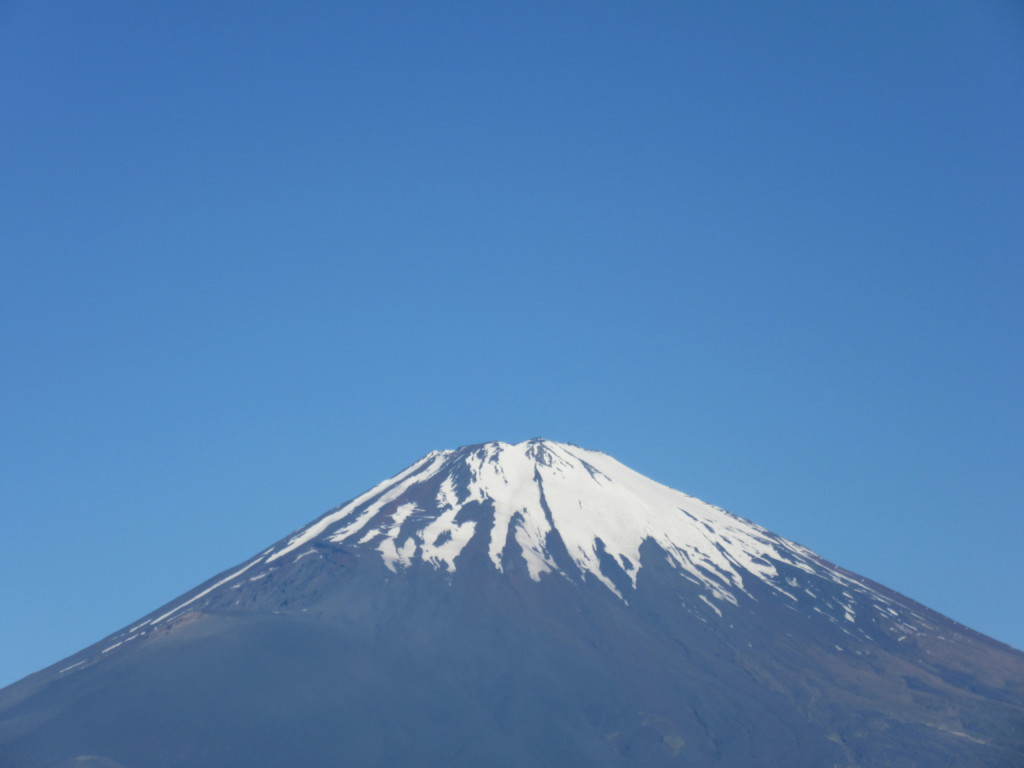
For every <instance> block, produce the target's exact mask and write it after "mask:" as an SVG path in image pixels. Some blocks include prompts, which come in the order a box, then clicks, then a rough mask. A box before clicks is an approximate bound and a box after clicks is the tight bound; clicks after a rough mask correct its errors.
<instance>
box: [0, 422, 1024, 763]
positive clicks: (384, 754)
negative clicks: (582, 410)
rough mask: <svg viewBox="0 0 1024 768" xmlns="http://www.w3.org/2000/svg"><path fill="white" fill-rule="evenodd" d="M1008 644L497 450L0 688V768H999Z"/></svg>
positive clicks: (423, 478) (715, 511)
mask: <svg viewBox="0 0 1024 768" xmlns="http://www.w3.org/2000/svg"><path fill="white" fill-rule="evenodd" d="M1022 658H1024V657H1022V655H1021V654H1020V653H1018V652H1015V651H1012V650H1010V649H1008V648H1005V647H1002V646H999V645H998V644H997V643H995V642H994V641H991V640H989V639H988V638H984V637H983V636H980V635H976V634H975V633H972V632H970V631H969V630H966V629H965V628H963V627H961V626H959V625H957V624H956V623H954V622H952V621H950V620H949V619H946V618H945V617H942V616H939V615H938V614H936V613H934V612H932V611H929V610H928V609H927V608H924V607H923V606H920V605H918V604H916V603H915V602H913V601H912V600H909V599H908V598H905V597H903V596H902V595H899V594H897V593H895V592H892V591H890V590H887V589H886V588H884V587H882V586H880V585H877V584H874V583H872V582H870V581H867V580H865V579H862V578H860V577H858V576H856V575H855V574H853V573H850V572H848V571H844V570H843V569H841V568H839V567H837V566H835V565H832V564H831V563H828V562H826V561H824V560H822V559H821V558H819V557H818V556H816V555H815V554H814V553H813V552H811V551H809V550H807V549H806V548H804V547H801V546H800V545H798V544H794V543H793V542H791V541H788V540H786V539H784V538H782V537H780V536H777V535H775V534H773V533H771V532H769V531H766V530H765V529H763V528H761V527H760V526H757V525H755V524H754V523H751V522H749V521H747V520H743V519H742V518H739V517H736V516H734V515H732V514H730V513H728V512H726V511H724V510H722V509H719V508H718V507H715V506H712V505H710V504H706V503H705V502H702V501H700V500H699V499H695V498H693V497H692V496H688V495H686V494H685V493H682V492H680V491H676V490H673V489H671V488H668V487H666V486H664V485H661V484H659V483H657V482H655V481H653V480H651V479H649V478H647V477H644V476H643V475H641V474H639V473H637V472H635V471H633V470H632V469H629V468H628V467H626V466H624V465H622V464H621V463H619V462H618V461H616V460H615V459H614V458H612V457H611V456H608V455H607V454H604V453H600V452H598V451H591V450H587V449H585V448H581V447H579V446H574V445H570V444H567V443H560V442H555V441H551V440H545V439H543V438H535V439H532V440H526V441H523V442H520V443H515V444H510V443H503V442H490V443H481V444H478V445H471V446H465V447H462V448H458V449H455V450H443V451H434V452H432V453H429V454H427V455H426V456H424V457H423V458H421V459H420V460H419V461H417V462H415V463H413V464H412V465H410V466H409V467H407V468H406V469H404V470H403V471H401V472H399V473H398V474H397V475H395V476H394V477H392V478H390V479H388V480H385V481H384V482H383V483H380V484H378V485H377V486H375V487H373V488H371V489H370V490H368V491H366V492H365V493H363V494H362V495H360V496H358V497H357V498H355V499H353V500H352V501H350V502H348V503H346V504H344V505H342V506H340V507H338V508H336V509H333V510H331V511H329V512H328V513H327V514H325V515H323V516H322V517H320V518H319V519H317V520H315V521H313V522H312V523H310V524H309V525H307V526H305V527H303V528H301V529H299V530H297V531H295V532H294V533H292V534H291V535H289V536H288V537H286V538H284V539H282V540H281V541H279V542H278V543H276V544H274V545H273V546H271V547H269V548H267V549H266V550H264V551H263V552H261V553H260V554H258V555H256V556H255V557H253V558H250V559H249V560H248V561H246V562H245V563H243V564H241V565H239V566H236V567H235V568H232V569H230V570H229V571H226V572H224V573H222V574H220V575H217V576H214V577H213V578H212V579H210V580H209V581H207V582H205V583H203V584H201V585H199V586H197V587H196V588H194V589H193V590H191V591H190V592H187V593H186V594H184V595H182V596H180V597H179V598H177V599H175V600H173V601H172V602H171V603H168V604H167V605H165V606H163V607H161V608H158V609H157V610H156V611H154V612H152V613H151V614H150V615H148V616H146V617H144V618H142V619H140V620H139V621H138V622H136V623H134V624H133V625H131V626H129V627H126V628H125V629H122V630H120V631H118V632H116V633H114V634H113V635H110V636H108V637H107V638H105V639H104V640H102V641H101V642H99V643H96V644H95V645H93V646H90V647H89V648H86V649H83V650H82V651H80V652H79V653H77V654H76V655H75V656H72V657H70V658H68V659H66V660H64V661H63V662H61V663H60V664H58V665H54V666H53V667H51V668H50V669H48V670H44V671H42V672H40V673H38V674H37V675H35V676H33V677H31V678H28V679H26V680H25V681H23V682H22V683H19V684H16V685H15V686H14V687H12V688H11V689H10V690H9V691H8V692H7V693H4V692H0V763H2V764H3V765H4V766H8V765H10V766H12V768H13V767H14V766H16V767H17V768H29V767H30V766H60V765H71V764H72V762H68V760H69V759H72V760H73V761H74V762H73V764H75V765H78V764H79V763H80V762H82V760H91V758H89V757H87V756H89V755H104V756H105V757H104V759H107V758H108V757H109V758H110V761H111V764H113V761H116V762H117V763H118V764H124V765H131V766H138V768H179V766H182V765H214V764H222V763H224V760H225V757H224V756H226V755H227V756H230V758H231V759H232V760H234V761H235V762H238V761H242V762H244V763H245V764H246V765H252V766H255V767H256V768H270V766H276V765H285V764H288V765H290V764H301V765H313V766H320V765H332V766H333V765H338V764H339V760H340V761H341V763H343V764H346V765H369V766H372V765H403V764H417V765H418V764H423V763H424V761H426V762H430V763H434V762H440V763H444V764H446V765H457V766H462V765H479V764H481V763H486V764H498V765H502V766H504V765H549V764H575V763H577V762H585V763H587V764H588V765H595V766H602V768H624V766H627V765H644V766H671V765H677V764H679V759H683V760H684V761H685V762H687V764H715V765H721V766H728V767H729V768H734V767H735V766H744V768H749V767H751V766H758V767H763V768H767V767H768V766H775V765H783V764H795V763H799V764H807V765H826V764H827V765H845V766H850V767H851V768H854V767H855V766H856V767H862V766H869V765H870V766H873V765H882V764H892V760H893V759H896V760H897V761H898V762H899V764H900V765H908V766H924V765H935V764H938V763H941V762H943V761H945V763H949V764H953V763H955V764H956V765H963V766H972V768H973V767H974V766H977V768H981V766H985V767H986V768H990V767H992V766H1000V767H1001V768H1002V767H1003V766H1005V767H1006V768H1009V766H1011V765H1013V766H1017V765H1019V764H1020V760H1019V758H1020V755H1021V754H1024V752H1022V750H1024V743H1022V742H1021V739H1020V737H1019V736H1018V735H1015V734H1019V733H1020V727H1019V726H1020V723H1021V717H1020V716H1021V712H1022V711H1024V709H1022V708H1021V707H1022V705H1024V702H1022V701H1021V696H1020V691H1021V690H1024V688H1022V685H1021V681H1024V677H1022V674H1024V666H1022ZM140 701H146V702H150V703H153V706H149V705H147V706H146V707H140V706H139V702H140ZM396 734H397V736H398V737H396ZM467 734H471V737H467ZM467 738H469V740H468V741H467ZM169 744H170V745H174V748H173V749H169V748H168V747H167V746H166V745H169ZM683 750H685V755H688V757H685V758H681V755H680V753H681V752H682V751H683ZM425 755H427V756H429V757H428V758H424V756H425ZM894 755H895V756H896V757H895V758H893V756H894ZM75 756H78V757H75ZM496 756H497V757H496ZM83 764H84V763H83Z"/></svg>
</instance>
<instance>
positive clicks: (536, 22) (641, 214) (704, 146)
mask: <svg viewBox="0 0 1024 768" xmlns="http://www.w3.org/2000/svg"><path fill="white" fill-rule="evenodd" d="M1022 211H1024V10H1022V8H1021V6H1020V4H1019V3H1016V2H1013V1H1012V0H1005V1H1003V2H1000V1H998V0H974V1H972V2H967V1H966V0H964V1H963V2H943V1H941V0H926V1H922V2H905V3H896V4H893V3H889V2H857V3H821V2H817V0H815V1H814V2H786V3H782V4H774V7H773V4H765V3H762V2H750V3H724V2H718V1H717V0H716V1H715V2H688V1H685V2H682V1H674V2H639V3H611V2H593V0H587V1H586V2H576V3H573V2H560V3H550V2H516V3H479V2H465V3H444V2H432V3H419V2H416V3H413V2H408V3H407V2H389V3H381V2H351V3H333V2H317V3H310V2H295V3H267V2H249V3H208V2H181V1H178V2H173V3H134V2H127V1H125V2H91V3H80V2H70V1H68V2H56V3H55V2H43V1H39V0H34V1H33V2H14V3H12V2H4V3H0V249H2V255H0V292H2V301H0V318H2V328H3V331H2V335H0V344H2V347H0V365H2V368H3V370H2V374H3V375H2V377H0V387H2V394H0V516H2V521H0V522H2V525H0V615H2V616H3V617H4V618H3V621H2V622H0V685H2V684H6V683H9V682H12V681H13V680H15V679H17V678H19V677H21V676H23V675H25V674H28V673H29V672H32V671H34V670H36V669H38V668H41V667H43V666H45V665H48V664H50V663H53V662H55V661H57V660H58V659H60V658H62V657H63V656H65V655H67V654H70V653H72V652H74V651H76V650H78V649H79V648H81V647H83V646H85V645H87V644H89V643H91V642H94V641H96V640H98V639H99V638H101V637H102V636H104V635H105V634H107V633H109V632H111V631H113V630H115V629H118V628H119V627H121V626H123V625H126V624H128V623H129V622H131V621H132V620H133V619H135V618H137V617H138V616H141V615H143V614H145V613H146V612H148V611H149V610H151V609H154V608H155V607H157V606H158V605H159V604H161V603H163V602H164V601H167V600H169V599H171V598H173V597H174V596H176V595H178V594H179V593H181V592H184V591H185V590H187V589H189V588H191V587H192V586H194V585H196V584H197V583H199V582H201V581H202V580H204V579H206V578H208V577H209V576H212V575H213V574H214V573H216V572H218V571H220V570H222V569H225V568H228V567H229V566H231V565H233V564H235V563H236V562H238V561H240V560H243V559H245V558H247V557H248V556H250V555H251V554H253V553H255V552H256V551H258V550H260V549H261V548H263V547H265V546H268V545H269V544H270V543H271V542H273V541H275V540H277V539H278V538H280V537H282V536H284V535H286V534H287V533H288V532H289V531H291V530H292V529H294V528H296V527H298V526H300V525H302V524H304V523H305V522H307V521H309V520H310V519H312V518H314V517H316V516H318V515H319V514H320V513H321V512H323V511H324V510H325V509H327V508H328V507H330V506H333V505H335V504H337V503H340V502H342V501H345V500H346V499H348V498H350V497H352V496H354V495H356V494H358V493H359V492H361V491H363V490H364V489H365V488H367V487H369V486H371V485H373V484H375V483H376V482H378V481H379V480H382V479H383V478H384V477H386V476H389V475H391V474H392V473H394V472H395V471H397V470H399V469H401V468H402V467H404V466H405V465H407V464H409V463H411V462H412V461H413V460H415V459H416V458H418V457H419V456H420V455H422V454H424V453H426V452H427V451H429V450H431V449H434V448H452V447H456V446H459V445H463V444H467V443H474V442H480V441H485V440H493V439H502V440H506V441H518V440H522V439H526V438H530V437H534V436H537V435H542V436H545V437H550V438H552V439H557V440H564V441H571V442H576V443H579V444H581V445H585V446H587V447H590V448H596V449H600V450H604V451H606V452H608V453H610V454H612V455H614V456H616V457H617V458H619V459H620V460H621V461H623V462H625V463H627V464H629V465H631V466H633V467H634V468H636V469H637V470H639V471H641V472H643V473H645V474H648V475H650V476H652V477H654V478H655V479H657V480H660V481H662V482H665V483H667V484H669V485H672V486H674V487H677V488H680V489H681V490H684V491H687V492H688V493H692V494H694V495H697V496H699V497H701V498H704V499H705V500H707V501H710V502H713V503H716V504H718V505H720V506H724V507H726V508H728V509H730V510H731V511H733V512H735V513H737V514H740V515H742V516H744V517H748V518H750V519H752V520H754V521H756V522H758V523H761V524H762V525H765V526H766V527H768V528H770V529H772V530H775V531H777V532H778V533H781V534H782V535H785V536H787V537H789V538H792V539H795V540H797V541H799V542H801V543H803V544H806V545H808V546H810V547H812V548H813V549H815V550H817V551H818V552H820V553H821V554H822V555H824V556H825V557H827V558H829V559H831V560H834V561H836V562H838V563H840V564H842V565H844V566H846V567H848V568H851V569H853V570H856V571H858V572H860V573H862V574H864V575H866V576H868V577H871V578H874V579H876V580H878V581H881V582H883V583H885V584H887V585H889V586H891V587H893V588H895V589H897V590H900V591H902V592H904V593H905V594H907V595H909V596H911V597H913V598H915V599H917V600H920V601H922V602H924V603H925V604H927V605H929V606H931V607H934V608H936V609H937V610H940V611H942V612H943V613H946V614H947V615H949V616H951V617H953V618H955V619H958V620H960V621H963V622H965V623H967V624H969V625H971V626H973V627H975V628H977V629H979V630H981V631H983V632H986V633H988V634H991V635H993V636H994V637H996V638H998V639H1000V640H1003V641H1005V642H1008V643H1010V644H1013V645H1015V646H1016V647H1018V648H1024V606H1022V600H1021V593H1022V588H1024V579H1022V577H1021V566H1020V560H1021V547H1022V542H1024V472H1022V469H1021V468H1022V465H1024V461H1022V459H1024V455H1022V454H1024V451H1022V435H1024V418H1022V416H1024V408H1022V398H1021V392H1022V391H1024V381H1022V379H1024V354H1022V353H1024V349H1022V346H1024V342H1022V339H1024V332H1022V331H1024V328H1022V319H1024V310H1022V295H1024V266H1022V254H1024V213H1022Z"/></svg>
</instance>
